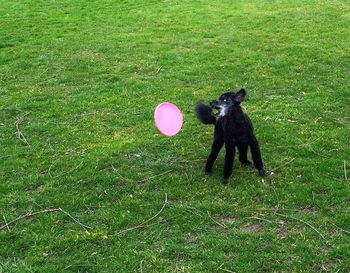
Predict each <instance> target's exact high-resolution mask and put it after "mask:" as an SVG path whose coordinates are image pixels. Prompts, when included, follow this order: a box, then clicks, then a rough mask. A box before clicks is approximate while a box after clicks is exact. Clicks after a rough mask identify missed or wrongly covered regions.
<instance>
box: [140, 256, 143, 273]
mask: <svg viewBox="0 0 350 273" xmlns="http://www.w3.org/2000/svg"><path fill="white" fill-rule="evenodd" d="M142 264H143V259H142V260H141V262H140V272H141V273H142V272H143V270H142V268H143V267H142Z"/></svg>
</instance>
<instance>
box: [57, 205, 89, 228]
mask: <svg viewBox="0 0 350 273" xmlns="http://www.w3.org/2000/svg"><path fill="white" fill-rule="evenodd" d="M58 209H59V210H60V211H61V212H63V213H64V214H65V215H67V216H68V217H69V218H71V219H72V220H73V221H74V222H76V223H77V224H78V225H80V226H82V227H83V228H85V229H92V227H90V226H87V225H85V224H83V223H81V222H79V221H78V220H77V219H75V218H74V217H73V216H72V215H71V214H70V213H69V212H67V211H65V210H63V209H61V208H58Z"/></svg>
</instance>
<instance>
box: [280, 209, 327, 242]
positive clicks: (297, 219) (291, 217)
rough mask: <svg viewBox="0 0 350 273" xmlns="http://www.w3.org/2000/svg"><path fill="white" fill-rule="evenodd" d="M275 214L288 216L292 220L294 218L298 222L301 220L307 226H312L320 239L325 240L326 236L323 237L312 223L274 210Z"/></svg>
mask: <svg viewBox="0 0 350 273" xmlns="http://www.w3.org/2000/svg"><path fill="white" fill-rule="evenodd" d="M275 214H276V215H279V216H282V217H285V218H290V219H293V220H296V221H298V222H301V223H303V224H305V225H307V226H309V227H310V228H312V229H313V230H314V231H316V232H317V233H318V235H320V236H321V237H322V239H324V240H326V238H325V237H324V235H323V234H322V233H321V232H319V231H318V230H317V229H316V228H315V227H314V226H313V225H311V224H310V223H308V222H306V221H304V220H301V219H299V218H296V217H293V216H289V215H285V214H281V213H278V212H275Z"/></svg>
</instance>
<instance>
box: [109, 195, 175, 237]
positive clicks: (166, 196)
mask: <svg viewBox="0 0 350 273" xmlns="http://www.w3.org/2000/svg"><path fill="white" fill-rule="evenodd" d="M167 202H168V194H167V193H165V198H164V203H163V206H162V208H161V209H160V210H159V211H158V212H157V213H156V214H155V215H154V216H152V217H151V218H149V219H148V220H146V221H143V222H141V223H140V224H138V225H136V226H133V227H130V228H127V229H124V230H121V231H119V232H118V233H117V234H116V235H117V236H119V235H121V234H125V233H127V232H129V231H132V230H135V229H138V228H143V227H145V225H146V224H147V223H149V222H150V221H152V220H153V219H155V218H156V217H157V216H158V215H159V214H161V213H162V211H163V210H164V208H165V205H166V204H167Z"/></svg>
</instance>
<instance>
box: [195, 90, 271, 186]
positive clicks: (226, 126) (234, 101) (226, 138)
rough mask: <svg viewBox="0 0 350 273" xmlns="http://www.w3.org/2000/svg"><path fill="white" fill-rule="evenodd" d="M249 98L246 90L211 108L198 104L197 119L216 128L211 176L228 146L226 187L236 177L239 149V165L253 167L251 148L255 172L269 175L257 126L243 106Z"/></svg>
mask: <svg viewBox="0 0 350 273" xmlns="http://www.w3.org/2000/svg"><path fill="white" fill-rule="evenodd" d="M245 95H246V90H245V89H241V90H239V91H238V92H237V93H235V92H227V93H224V94H222V95H221V96H220V97H219V99H218V100H215V101H213V102H211V103H210V106H208V105H204V104H198V105H197V106H196V109H195V111H196V114H197V117H198V119H199V120H200V121H201V122H202V123H204V124H214V125H215V131H214V141H213V145H212V148H211V153H210V155H209V157H208V159H207V164H206V166H205V173H206V174H207V175H210V174H211V171H212V167H213V164H214V161H215V160H216V158H217V156H218V154H219V152H220V150H221V148H222V146H223V145H224V144H225V148H226V155H225V165H224V176H223V178H222V183H224V184H227V183H228V179H229V177H230V176H231V173H232V167H233V160H234V157H235V150H236V147H237V148H238V151H239V161H240V162H241V163H242V164H243V165H252V163H251V162H250V161H249V160H248V158H247V152H248V146H249V147H250V149H251V153H252V158H253V162H254V166H255V168H256V169H258V171H259V175H260V176H264V175H265V170H264V165H263V162H262V159H261V154H260V148H259V143H258V141H257V140H256V138H255V135H254V130H253V124H252V122H251V120H250V118H249V117H248V115H247V114H246V113H244V112H243V110H242V108H241V106H240V104H241V102H242V101H243V100H244V98H245ZM213 110H217V111H218V112H217V114H214V113H213Z"/></svg>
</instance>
